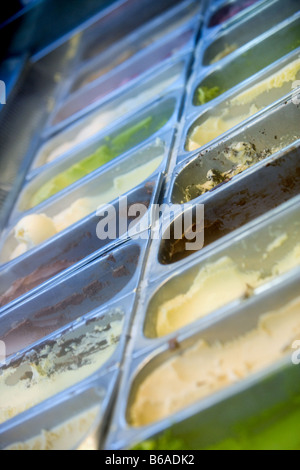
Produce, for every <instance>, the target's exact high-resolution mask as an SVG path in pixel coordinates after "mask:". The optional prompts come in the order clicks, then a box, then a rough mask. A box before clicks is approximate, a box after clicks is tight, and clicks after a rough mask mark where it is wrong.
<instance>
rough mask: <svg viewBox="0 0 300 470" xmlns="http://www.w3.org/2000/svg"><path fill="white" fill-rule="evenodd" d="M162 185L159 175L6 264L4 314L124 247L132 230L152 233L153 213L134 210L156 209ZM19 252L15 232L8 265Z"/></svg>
mask: <svg viewBox="0 0 300 470" xmlns="http://www.w3.org/2000/svg"><path fill="white" fill-rule="evenodd" d="M161 185H162V174H157V176H156V177H155V178H154V179H148V180H147V181H146V182H145V183H144V184H141V185H140V186H139V187H137V188H136V189H134V190H132V191H130V192H129V193H127V194H126V195H125V196H124V197H122V198H121V199H120V200H119V199H117V200H116V201H115V202H114V203H113V204H111V205H110V206H109V207H108V206H104V207H103V208H102V209H101V211H100V210H99V212H94V213H93V214H91V215H90V216H88V217H86V218H84V219H83V220H82V221H80V222H78V223H77V224H75V225H73V226H72V227H70V228H69V229H66V230H65V231H63V232H61V233H59V234H57V235H56V236H55V237H53V238H50V239H48V240H46V241H45V242H44V243H42V244H40V245H38V246H36V247H35V248H32V249H31V250H29V251H28V252H25V253H24V254H23V255H21V256H19V257H16V259H14V260H12V261H10V262H8V263H6V264H4V265H3V266H2V267H1V269H0V278H1V296H0V297H1V310H0V312H2V311H4V310H6V309H7V308H8V307H9V306H11V305H13V304H15V303H18V302H19V301H20V299H22V298H26V297H28V296H30V295H33V294H34V293H35V292H36V291H38V290H40V289H41V288H46V287H47V286H48V285H49V284H50V283H52V282H54V281H55V280H58V279H61V277H64V276H65V275H66V274H70V273H71V272H73V271H76V270H77V269H79V268H80V267H82V266H84V265H86V264H88V263H89V262H91V261H93V260H94V259H96V258H98V257H99V256H101V255H103V254H105V253H107V252H109V251H111V250H112V249H113V248H115V247H117V246H118V245H120V244H122V243H124V242H125V241H126V240H127V239H128V238H129V237H130V235H129V231H134V232H135V235H137V234H138V233H142V232H143V231H145V230H147V229H148V228H149V223H151V220H150V213H149V211H147V213H146V214H145V216H144V217H143V218H142V220H141V217H140V213H137V214H134V213H133V212H132V210H131V208H132V209H134V208H135V207H138V208H139V207H140V205H142V206H143V207H145V208H147V207H150V206H151V204H152V203H155V202H156V200H157V197H158V194H159V189H160V187H161ZM136 205H138V206H136ZM106 211H109V212H106ZM106 214H108V215H106ZM105 217H106V219H105ZM29 221H30V220H29ZM106 222H107V223H110V224H116V225H114V227H115V230H116V233H114V234H113V236H107V237H106V236H104V235H102V234H101V233H98V229H100V230H102V228H103V227H102V226H103V224H104V223H106ZM99 227H100V228H99ZM115 236H116V238H115ZM17 248H18V246H17V245H16V240H15V238H14V237H13V232H12V228H11V229H10V230H8V231H7V235H6V236H5V235H4V236H3V246H2V256H3V261H4V262H5V261H7V258H6V257H5V256H7V253H12V252H13V251H14V250H16V249H17ZM11 250H13V251H11ZM5 254H6V255H5Z"/></svg>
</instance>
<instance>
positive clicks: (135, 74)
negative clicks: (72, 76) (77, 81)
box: [49, 27, 196, 127]
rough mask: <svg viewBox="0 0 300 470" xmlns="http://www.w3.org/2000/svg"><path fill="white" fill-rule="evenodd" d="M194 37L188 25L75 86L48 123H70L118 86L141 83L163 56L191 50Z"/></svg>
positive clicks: (154, 69)
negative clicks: (109, 70)
mask: <svg viewBox="0 0 300 470" xmlns="http://www.w3.org/2000/svg"><path fill="white" fill-rule="evenodd" d="M195 37H196V28H195V27H190V28H188V29H186V30H185V31H183V32H181V34H178V36H177V35H175V37H172V38H170V39H169V40H168V41H166V42H165V43H164V44H161V46H160V47H158V46H157V47H156V48H153V47H150V48H149V50H147V51H145V53H143V55H142V57H136V58H132V59H130V60H129V61H127V62H126V63H124V64H123V65H122V66H120V67H119V68H118V69H116V71H114V70H112V71H111V72H110V73H108V74H106V75H105V76H103V77H100V79H99V80H96V81H95V82H94V83H91V84H90V85H87V86H86V87H85V88H83V89H81V90H78V92H75V93H74V94H73V95H71V96H70V98H68V99H67V100H65V101H64V102H63V103H61V104H59V109H56V110H55V111H54V113H53V116H52V117H51V118H50V122H49V126H50V127H54V126H58V125H59V124H61V123H63V122H64V121H65V122H68V123H70V121H71V119H70V118H72V121H74V120H75V119H76V118H78V117H79V116H82V115H83V110H84V109H85V110H86V112H88V111H90V110H91V109H94V107H95V106H98V105H100V103H105V102H106V101H107V100H109V99H111V98H112V97H114V96H116V94H117V92H118V90H119V91H120V90H121V88H122V89H123V90H124V91H125V90H127V89H128V87H129V86H133V85H134V84H139V83H141V81H142V79H143V80H144V79H146V78H148V77H150V76H151V75H152V74H153V73H156V72H157V71H159V67H161V65H162V64H163V62H164V61H165V60H167V59H169V58H170V57H173V60H174V61H176V60H177V59H178V56H179V54H183V53H188V52H190V51H191V50H192V49H193V47H194V44H195Z"/></svg>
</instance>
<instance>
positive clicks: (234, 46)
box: [210, 44, 238, 65]
mask: <svg viewBox="0 0 300 470" xmlns="http://www.w3.org/2000/svg"><path fill="white" fill-rule="evenodd" d="M237 49H238V45H237V44H226V45H225V47H224V49H223V50H222V51H221V52H219V53H218V54H217V55H216V56H215V57H214V59H213V60H212V61H211V62H210V64H211V65H212V64H215V63H216V62H219V60H221V59H224V57H227V56H228V55H229V54H231V53H232V52H234V51H236V50H237Z"/></svg>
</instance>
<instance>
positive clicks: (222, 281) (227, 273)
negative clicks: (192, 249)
mask: <svg viewBox="0 0 300 470" xmlns="http://www.w3.org/2000/svg"><path fill="white" fill-rule="evenodd" d="M299 265H300V244H299V245H297V246H296V247H295V248H294V249H293V250H292V252H290V253H289V254H288V255H287V256H286V257H285V258H283V259H280V260H278V262H277V263H276V264H274V266H273V269H272V273H271V275H270V276H268V277H263V275H262V272H261V271H250V272H247V271H242V270H241V269H240V268H239V267H238V266H237V265H236V263H235V262H234V261H233V260H232V259H230V258H229V257H223V258H221V259H220V260H219V261H217V262H216V263H213V264H207V265H206V266H204V267H203V268H201V270H200V271H199V274H198V275H197V276H196V278H195V280H194V282H193V284H192V286H191V287H190V289H189V290H188V292H186V293H185V294H180V295H177V296H176V297H174V298H173V299H172V300H169V301H168V302H165V303H164V304H162V305H161V306H160V307H159V309H158V312H157V320H156V332H157V336H164V335H167V334H170V333H172V332H174V331H176V330H178V329H179V328H182V327H184V326H186V325H188V324H190V323H192V322H194V321H195V320H197V319H199V318H203V317H205V316H207V315H209V314H210V313H212V312H214V311H215V310H217V309H219V308H221V307H223V306H225V305H227V304H229V303H230V302H232V301H234V300H238V299H240V298H243V297H247V296H248V295H249V294H250V295H251V293H252V291H253V290H254V289H256V288H258V287H259V286H260V285H262V284H265V283H266V282H268V281H270V280H272V279H273V278H275V277H276V276H279V275H281V274H284V273H285V272H288V271H289V270H291V269H293V268H294V267H296V266H299Z"/></svg>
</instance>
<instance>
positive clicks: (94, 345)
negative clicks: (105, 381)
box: [0, 320, 123, 423]
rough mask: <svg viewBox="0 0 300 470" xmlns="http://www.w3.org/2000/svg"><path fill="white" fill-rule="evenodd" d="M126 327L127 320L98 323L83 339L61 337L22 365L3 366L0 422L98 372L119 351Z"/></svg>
mask: <svg viewBox="0 0 300 470" xmlns="http://www.w3.org/2000/svg"><path fill="white" fill-rule="evenodd" d="M122 327H123V320H114V321H112V322H111V323H110V324H109V328H107V326H106V327H100V326H95V327H94V328H93V329H92V331H89V332H87V333H86V334H85V335H83V336H82V337H80V338H79V340H78V339H76V340H74V341H70V339H69V338H67V339H64V338H61V339H60V340H58V341H57V343H56V344H55V345H51V346H50V345H46V346H45V347H44V349H43V350H42V351H40V352H39V353H38V354H36V355H31V357H32V359H29V358H28V359H26V358H24V359H23V361H22V362H21V364H20V365H18V367H16V368H14V367H12V366H10V367H8V368H7V369H5V368H4V369H3V370H0V396H1V401H0V423H3V422H5V421H7V420H9V419H11V418H13V417H14V416H17V415H18V414H20V413H22V412H24V411H25V410H28V409H29V408H31V407H33V406H35V405H37V404H39V403H41V402H43V401H44V400H47V399H48V398H50V397H52V396H54V395H56V394H57V393H60V392H62V391H63V390H65V389H67V388H69V387H71V386H73V385H75V384H76V383H79V382H81V381H82V380H84V379H86V378H87V377H89V376H90V375H92V374H93V373H95V372H96V371H97V370H98V369H99V368H100V367H101V366H102V365H103V364H104V363H105V362H106V361H107V360H108V359H109V358H110V357H111V356H112V354H113V352H114V351H115V349H116V347H117V344H118V342H119V338H120V335H121V333H122Z"/></svg>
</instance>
